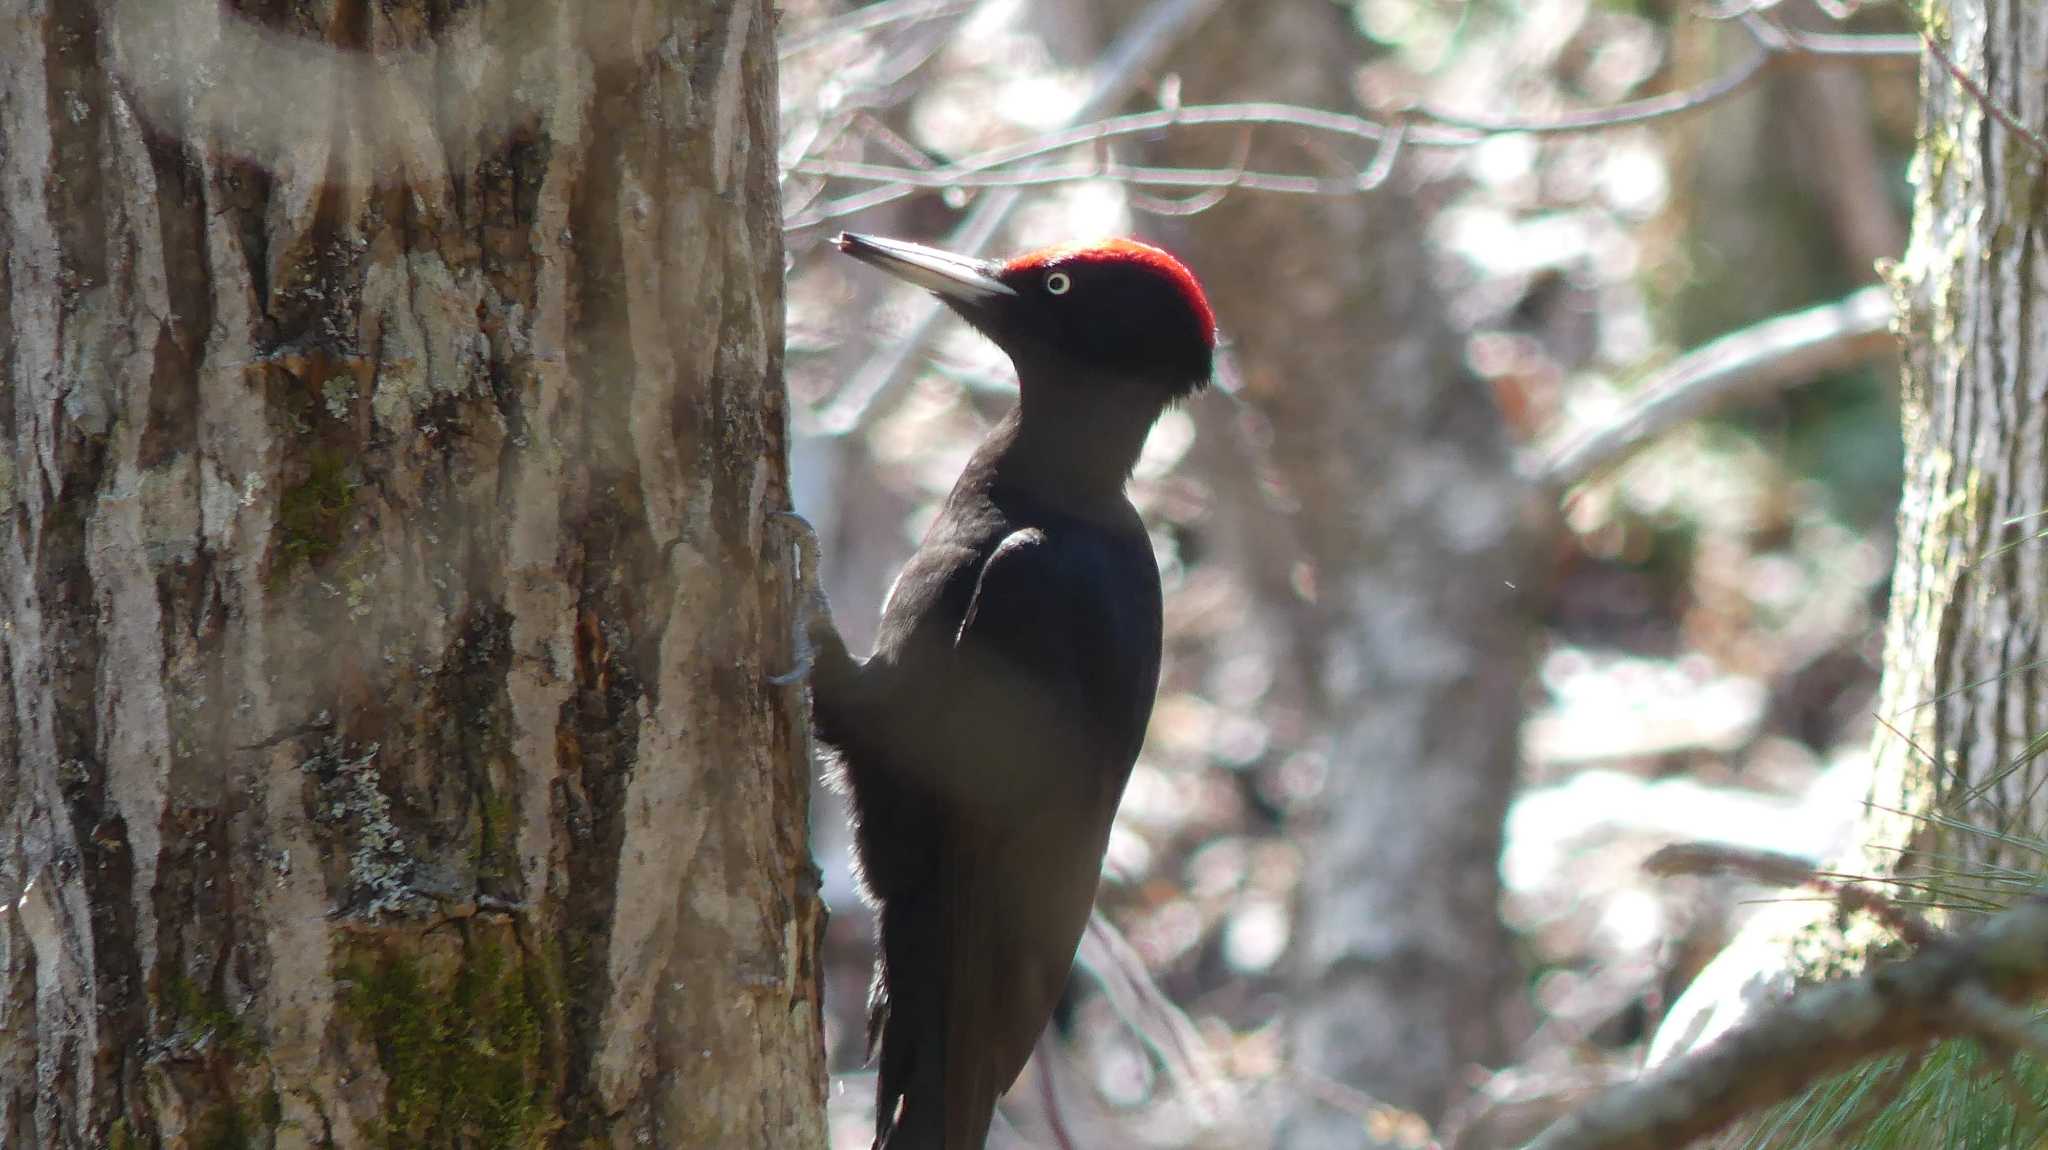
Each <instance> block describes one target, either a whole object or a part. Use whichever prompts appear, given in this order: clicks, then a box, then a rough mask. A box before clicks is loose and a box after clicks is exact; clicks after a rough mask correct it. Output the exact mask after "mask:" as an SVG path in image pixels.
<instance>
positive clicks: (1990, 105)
mask: <svg viewBox="0 0 2048 1150" xmlns="http://www.w3.org/2000/svg"><path fill="white" fill-rule="evenodd" d="M1920 42H1921V43H1922V44H1923V45H1925V46H1926V48H1927V53H1928V55H1930V56H1933V57H1934V58H1935V60H1936V61H1937V62H1939V63H1940V64H1941V66H1942V69H1943V70H1944V71H1946V72H1947V73H1948V74H1949V76H1950V78H1951V79H1953V80H1955V82H1956V83H1958V84H1961V85H1962V87H1963V91H1965V92H1968V93H1969V94H1970V97H1971V98H1972V99H1974V100H1976V101H1977V104H1978V105H1979V106H1980V107H1982V108H1983V109H1984V112H1985V114H1986V115H1989V116H1990V117H1991V118H1992V119H1994V120H1996V121H1998V122H1999V123H2000V124H2003V125H2005V129H2006V131H2009V132H2011V133H2012V134H2013V135H2015V136H2018V137H2019V138H2020V139H2022V140H2024V141H2026V143H2027V146H2029V147H2031V148H2033V149H2034V154H2035V155H2038V156H2048V139H2043V138H2042V137H2041V134H2040V133H2039V132H2036V131H2034V130H2033V129H2032V128H2029V127H2027V126H2026V125H2025V124H2022V123H2021V122H2020V119H2019V117H2018V116H2015V115H2013V114H2012V113H2011V112H2010V111H2007V110H2006V107H2005V105H2004V104H2001V103H1999V102H1998V101H1997V100H1995V99H1993V98H1992V97H1991V93H1989V92H1987V91H1985V90H1984V89H1983V88H1982V87H1981V86H1979V85H1978V83H1977V81H1976V80H1975V79H1973V78H1972V77H1971V76H1970V74H1969V73H1968V72H1965V71H1963V67H1962V65H1960V64H1958V63H1956V62H1955V59H1954V57H1952V56H1950V55H1949V54H1948V49H1946V48H1943V47H1942V46H1941V42H1940V41H1938V40H1936V39H1935V38H1934V34H1933V33H1932V32H1930V31H1928V30H1927V29H1926V27H1924V26H1923V27H1921V29H1920Z"/></svg>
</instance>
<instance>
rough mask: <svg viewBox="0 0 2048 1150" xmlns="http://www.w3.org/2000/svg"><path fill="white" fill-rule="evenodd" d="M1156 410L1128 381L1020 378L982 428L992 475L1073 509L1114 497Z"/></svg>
mask: <svg viewBox="0 0 2048 1150" xmlns="http://www.w3.org/2000/svg"><path fill="white" fill-rule="evenodd" d="M1160 410H1161V409H1160V405H1159V404H1158V402H1157V401H1156V400H1153V399H1152V398H1150V397H1149V396H1146V395H1144V394H1143V393H1142V392H1141V391H1139V390H1138V389H1137V388H1135V387H1132V386H1129V385H1118V384H1114V383H1110V384H1105V385H1104V386H1101V387H1090V386H1086V385H1085V383H1084V384H1083V385H1081V386H1076V385H1074V384H1073V383H1071V382H1068V381H1064V380H1063V381H1060V382H1058V383H1053V384H1050V385H1045V384H1039V385H1037V386H1034V382H1033V381H1030V380H1026V381H1025V382H1024V384H1023V386H1022V387H1021V388H1020V389H1019V395H1018V400H1017V406H1016V407H1015V408H1013V409H1011V411H1010V413H1009V414H1008V415H1006V416H1004V417H1003V420H1002V422H1001V423H999V424H997V425H996V429H995V431H994V432H993V433H992V434H991V435H990V436H989V440H988V445H987V448H986V449H987V450H990V451H991V452H992V453H993V458H992V459H991V463H992V464H993V467H994V475H993V478H994V479H995V481H996V482H997V483H998V484H1000V485H1002V486H1005V487H1010V488H1014V489H1018V490H1022V491H1026V492H1029V493H1030V494H1032V495H1034V496H1036V497H1038V498H1040V499H1044V500H1046V501H1048V502H1051V503H1054V504H1059V505H1062V506H1067V507H1070V508H1072V509H1075V510H1085V509H1087V508H1089V507H1093V506H1097V505H1101V504H1105V503H1111V502H1113V501H1119V500H1121V499H1122V497H1123V490H1124V484H1125V482H1127V481H1128V480H1129V479H1130V477H1131V471H1132V469H1134V468H1135V467H1137V465H1138V454H1139V452H1141V451H1143V450H1144V447H1145V437H1146V435H1147V434H1148V433H1149V432H1150V431H1151V429H1152V424H1153V422H1154V421H1156V420H1157V419H1158V418H1159V413H1160Z"/></svg>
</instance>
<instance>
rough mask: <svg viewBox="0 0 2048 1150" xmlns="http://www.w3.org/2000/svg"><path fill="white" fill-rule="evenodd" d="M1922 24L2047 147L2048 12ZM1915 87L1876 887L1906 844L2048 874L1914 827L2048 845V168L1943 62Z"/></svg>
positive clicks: (1872, 832)
mask: <svg viewBox="0 0 2048 1150" xmlns="http://www.w3.org/2000/svg"><path fill="white" fill-rule="evenodd" d="M1944 9H1945V10H1946V14H1945V15H1944ZM1927 19H1928V21H1929V22H1930V24H1931V26H1932V27H1934V28H1937V29H1940V30H1942V32H1943V42H1944V43H1945V44H1946V45H1947V46H1948V51H1949V53H1950V55H1951V56H1952V57H1954V58H1955V59H1956V60H1957V62H1958V63H1960V64H1961V65H1962V67H1963V68H1964V69H1965V70H1966V71H1967V73H1968V74H1969V75H1971V76H1972V77H1973V79H1974V80H1975V82H1976V83H1977V84H1978V85H1979V86H1981V87H1982V88H1984V89H1985V90H1986V91H1987V92H1988V93H1989V95H1990V97H1991V99H1993V100H1994V101H1997V102H1998V103H1999V104H2000V105H2002V106H2003V107H2005V108H2008V109H2011V110H2013V111H2014V112H2015V113H2016V114H2017V115H2018V116H2019V117H2020V119H2021V121H2022V122H2024V123H2026V124H2028V125H2030V126H2031V128H2032V130H2033V131H2034V132H2036V133H2039V132H2041V131H2042V130H2043V127H2044V126H2048V91H2044V90H2043V88H2042V86H2041V84H2040V82H2039V77H2040V76H2042V75H2043V74H2044V73H2048V10H2044V9H2043V8H2042V7H2041V6H2040V5H2038V4H2029V3H2024V2H2023V0H1991V2H1989V3H1986V2H1981V0H1957V2H1956V3H1954V4H1952V5H1936V6H1935V8H1934V9H1933V10H1932V11H1930V13H1929V14H1928V16H1927ZM1922 89H1923V96H1924V106H1923V109H1922V112H1921V140H1920V150H1919V153H1918V156H1917V157H1916V159H1915V161H1914V173H1915V177H1916V182H1917V184H1918V196H1917V199H1916V202H1915V204H1914V212H1913V236H1912V241H1911V246H1910V247H1909V248H1908V250H1907V254H1906V260H1905V263H1904V265H1903V267H1902V268H1901V269H1900V271H1899V273H1898V275H1897V277H1896V283H1897V285H1898V289H1899V295H1900V303H1901V308H1902V312H1903V315H1904V321H1905V322H1904V328H1905V332H1904V334H1905V341H1906V354H1905V373H1904V380H1903V383H1902V388H1903V392H1904V394H1903V404H1904V410H1903V423H1904V428H1905V436H1906V477H1905V491H1904V495H1903V498H1902V500H1901V507H1900V513H1899V556H1898V562H1897V565H1896V567H1895V569H1894V572H1893V575H1892V601H1891V617H1890V620H1889V623H1888V629H1887V632H1886V642H1885V668H1884V685H1883V689H1882V692H1881V696H1880V698H1881V702H1880V714H1882V715H1883V716H1884V718H1885V719H1886V721H1888V722H1889V723H1891V724H1893V726H1894V728H1895V731H1883V730H1880V731H1879V733H1878V736H1877V738H1876V742H1875V744H1874V748H1873V751H1874V757H1875V777H1874V779H1873V781H1872V792H1871V793H1872V799H1873V802H1874V804H1875V805H1874V807H1873V809H1872V811H1871V812H1870V815H1869V819H1870V822H1869V825H1868V831H1867V833H1866V834H1865V835H1864V836H1863V837H1864V838H1865V839H1866V840H1868V841H1869V842H1870V844H1871V846H1872V848H1873V849H1872V851H1871V854H1870V857H1869V860H1868V865H1869V866H1870V867H1872V868H1873V873H1885V872H1886V871H1888V870H1892V869H1896V868H1898V867H1899V866H1900V865H1901V862H1900V858H1901V856H1900V855H1898V854H1897V853H1895V852H1893V851H1890V850H1886V849H1884V848H1887V847H1897V846H1911V847H1914V848H1916V849H1921V850H1924V851H1926V852H1931V853H1938V854H1942V855H1950V856H1954V857H1955V858H1956V859H1961V860H1968V861H1969V862H1973V863H1974V862H1981V863H1987V864H1988V863H2005V864H2008V865H2032V864H2035V863H2038V861H2039V860H2038V858H2037V857H2033V856H2030V855H2024V856H2018V857H2016V856H2015V854H2014V851H2015V848H2014V847H2013V846H2012V845H2011V844H2009V843H2004V842H2001V841H1999V839H1998V838H1997V837H1995V836H1994V835H1991V834H1982V833H1976V832H1973V831H1967V830H1960V829H1943V828H1942V827H1940V826H1937V825H1934V824H1931V823H1928V822H1926V821H1924V820H1923V819H1921V818H1920V817H1919V816H1924V815H1927V814H1930V813H1933V812H1937V811H1938V812H1940V813H1942V814H1944V815H1947V816H1950V817H1952V818H1953V819H1955V820H1958V821H1959V822H1961V823H1963V824H1967V825H1969V826H1973V827H1978V828H1985V829H1988V830H1991V831H1994V832H2001V833H2002V832H2006V831H2013V832H2021V833H2025V834H2028V835H2030V836H2034V837H2035V838H2038V837H2040V836H2041V835H2043V834H2044V833H2048V818H2044V811H2048V808H2044V806H2043V784H2044V783H2048V759H2043V758H2042V756H2041V755H2040V751H2041V750H2042V740H2043V738H2044V736H2048V692H2044V691H2043V690H2042V687H2043V686H2044V685H2048V673H2044V671H2043V670H2042V669H2041V664H2042V662H2043V660H2044V659H2048V635H2044V634H2043V630H2042V628H2043V622H2044V620H2048V548H2044V537H2043V535H2042V531H2043V529H2044V527H2048V520H2044V519H2043V518H2042V514H2043V512H2044V510H2048V313H2044V312H2043V310H2042V309H2041V308H2039V307H2038V306H2036V305H2037V304H2038V303H2039V300H2040V293H2041V290H2042V284H2043V283H2044V282H2048V256H2044V255H2043V252H2042V250H2041V245H2040V243H2038V242H2037V234H2038V233H2040V232H2042V231H2043V228H2044V220H2043V218H2042V216H2041V212H2040V188H2041V179H2042V174H2041V173H2042V166H2043V163H2044V158H2043V156H2042V155H2041V154H2040V153H2039V152H2038V151H2036V150H2035V149H2034V147H2033V146H2032V145H2030V144H2029V143H2028V142H2027V141H2026V140H2025V139H2022V138H2020V137H2019V136H2017V135H2016V134H2014V133H2013V132H2012V131H2011V130H2010V129H2008V128H2006V127H2005V126H2003V125H2001V124H1998V123H1996V122H1995V121H1994V120H1993V119H1992V118H1991V116H1990V115H1989V114H1988V113H1986V111H1985V110H1984V107H1983V105H1982V104H1981V103H1980V102H1979V101H1978V100H1977V99H1976V98H1975V97H1973V96H1971V95H1970V94H1969V93H1968V92H1967V91H1965V90H1964V89H1963V88H1962V87H1961V86H1960V85H1958V84H1957V83H1956V82H1955V80H1954V79H1953V78H1952V77H1951V76H1950V75H1949V74H1948V72H1947V70H1946V69H1945V68H1943V67H1942V65H1941V64H1940V63H1939V62H1938V61H1934V60H1932V59H1930V60H1928V62H1927V63H1926V64H1925V66H1924V71H1923V72H1922ZM2037 352H2038V353H2040V355H2041V357H2042V358H2041V359H2040V361H2038V362H2037V361H2036V360H2035V358H2034V356H2035V354H2036V353H2037ZM1909 739H1910V742H1908V740H1909ZM1884 808H1889V809H1890V810H1892V811H1897V812H1901V813H1898V814H1891V813H1887V811H1886V810H1885V809H1884ZM1907 865H1908V866H1909V867H1916V868H1917V867H1922V866H1925V865H1926V860H1925V859H1924V858H1923V859H1920V860H1917V861H1914V862H1911V863H1908V864H1907ZM1943 865H1944V866H1947V865H1953V861H1952V860H1944V862H1943Z"/></svg>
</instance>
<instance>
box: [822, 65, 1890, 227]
mask: <svg viewBox="0 0 2048 1150" xmlns="http://www.w3.org/2000/svg"><path fill="white" fill-rule="evenodd" d="M1745 27H1747V26H1746V25H1745ZM1763 27H1764V28H1765V29H1769V30H1770V31H1769V32H1768V33H1766V32H1765V31H1761V30H1759V29H1750V31H1751V34H1752V38H1753V39H1756V41H1757V49H1758V50H1757V51H1756V52H1755V54H1753V55H1752V56H1751V57H1750V58H1749V59H1748V60H1746V61H1744V63H1743V64H1742V65H1741V66H1739V67H1737V68H1736V69H1735V70H1733V71H1731V72H1729V73H1728V74H1726V75H1723V76H1718V77H1715V78H1714V79H1711V80H1708V81H1706V82H1705V83H1703V84H1700V85H1698V86H1696V87H1692V88H1687V89H1685V90H1683V91H1679V92H1671V93H1666V94H1664V95H1661V96H1652V97H1648V98H1646V99H1642V100H1632V101H1628V102H1625V103H1622V104H1617V105H1614V106H1611V107H1607V108H1598V109H1593V110H1591V111H1586V112H1577V113H1570V114H1566V115H1562V116H1558V117H1555V118H1549V119H1536V118H1527V119H1523V118H1503V119H1489V118H1485V117H1481V116H1478V115H1474V114H1467V113H1461V112H1455V111H1451V110H1449V109H1444V108H1435V107H1429V106H1417V107H1412V108H1403V109H1395V110H1393V112H1392V113H1391V114H1392V115H1393V116H1394V117H1395V119H1394V122H1393V123H1391V124H1389V123H1383V122H1381V121H1378V120H1371V119H1366V118H1364V117H1360V116H1350V115H1345V114H1343V113H1340V112H1328V111H1323V110H1320V109H1314V108H1303V107H1298V106H1295V105H1289V104H1272V103H1254V104H1213V105H1196V106H1193V107H1173V108H1164V109H1161V110H1158V111H1155V112H1141V113H1135V114H1132V115H1126V116H1118V117H1114V118H1110V119H1104V120H1099V121H1095V122H1091V123H1082V124H1079V125H1077V126H1075V127H1071V128H1064V129H1060V130H1058V131H1054V132H1049V133H1046V134H1044V135H1040V136H1036V137H1033V138H1031V139H1029V140H1025V141H1022V142H1020V143H1017V144H1011V145H1006V146H1004V147H1001V148H993V149H990V150H988V151H985V152H982V153H979V154H977V155H975V156H971V157H969V158H967V159H964V160H960V161H958V162H956V163H952V164H947V165H943V166H926V165H923V164H920V165H917V166H915V167H903V166H892V165H888V164H868V163H854V162H848V161H836V160H824V159H805V160H802V161H800V162H798V163H797V164H795V165H793V166H792V168H791V170H792V171H794V172H798V173H801V174H805V175H813V176H823V177H827V178H831V179H843V180H855V181H864V182H872V183H875V184H877V185H880V186H877V187H874V188H869V189H866V190H863V191H860V192H856V193H853V194H850V195H848V196H845V197H842V198H840V199H836V200H828V201H826V202H824V203H822V204H817V205H815V206H807V207H806V209H805V210H804V211H802V212H799V213H792V214H790V215H789V216H787V217H786V218H785V219H784V222H783V226H784V227H785V228H786V229H788V230H791V231H797V230H801V229H804V228H810V227H816V226H819V225H821V224H824V223H827V222H829V221H831V220H833V219H837V218H839V217H842V216H847V215H852V214H854V213H856V212H862V211H866V210H868V209H870V208H874V207H877V206H879V205H881V204H885V203H889V202H891V201H893V200H897V199H901V198H903V197H904V196H907V195H910V194H912V193H913V192H915V191H916V190H918V189H932V188H948V187H995V188H1017V187H1033V186H1038V185H1043V184H1052V183H1062V182H1068V181H1072V180H1082V179H1107V180H1115V181H1119V182H1122V183H1126V184H1131V185H1134V186H1139V187H1179V188H1203V189H1226V190H1228V189H1238V188H1241V189H1244V190H1247V191H1260V192H1276V193H1281V194H1290V195H1322V196H1336V195H1356V194H1358V193H1360V192H1362V191H1370V190H1372V189H1373V188H1376V187H1378V186H1379V185H1380V184H1381V183H1384V182H1385V174H1383V170H1390V168H1391V163H1392V158H1393V156H1394V154H1395V152H1394V151H1390V150H1388V148H1387V147H1386V144H1387V142H1388V141H1389V140H1390V139H1394V140H1396V141H1397V143H1398V144H1399V145H1401V146H1408V147H1421V148H1464V147H1470V146H1472V145H1474V144H1477V143H1479V142H1481V141H1483V140H1485V139H1487V138H1489V137H1491V136H1494V135H1499V134H1501V133H1507V132H1517V133H1526V134H1532V135H1563V134H1574V133H1584V132H1598V131H1606V130H1609V129H1612V128H1619V127H1628V126H1631V125H1639V124H1643V123H1648V122H1651V121H1654V120H1660V119H1667V118H1670V117H1673V116H1678V115H1683V114H1685V113H1688V112H1694V111H1698V110H1701V109H1703V108H1707V107H1709V106H1711V105H1713V104H1714V103H1716V102H1718V101H1720V100H1723V99H1726V98H1727V97H1729V96H1731V95H1733V94H1735V93H1736V92H1739V91H1741V90H1742V89H1744V88H1746V87H1748V86H1749V84H1750V83H1752V82H1753V81H1754V80H1755V79H1756V78H1757V77H1758V76H1759V75H1761V74H1762V72H1763V70H1764V68H1765V67H1766V65H1768V64H1771V63H1773V62H1776V61H1779V60H1796V59H1801V58H1817V59H1823V60H1824V59H1826V58H1828V57H1850V58H1860V59H1881V58H1890V57H1897V56H1900V55H1901V54H1902V52H1905V51H1908V50H1910V51H1912V52H1913V53H1915V54H1917V49H1914V48H1910V45H1911V44H1912V43H1913V41H1912V38H1911V37H1875V36H1833V37H1826V36H1819V35H1817V34H1812V33H1801V34H1799V35H1797V36H1791V35H1788V34H1784V33H1783V32H1782V30H1777V29H1776V28H1775V26H1774V25H1764V26H1763ZM1767 35H1768V36H1769V37H1770V38H1768V39H1767V38H1766V36H1767ZM1865 41H1869V43H1865ZM1880 41H1881V42H1880ZM1411 119H1412V120H1414V121H1420V123H1415V124H1409V123H1408V121H1409V120H1411ZM1215 124H1234V125H1239V126H1245V125H1268V126H1280V127H1292V128H1300V129H1304V130H1306V131H1309V132H1314V133H1322V134H1328V135H1334V136H1342V137H1347V138H1351V139H1357V140H1364V141H1368V142H1370V143H1372V144H1373V145H1374V148H1375V152H1374V163H1373V165H1372V166H1371V167H1370V168H1369V169H1368V170H1367V171H1366V172H1363V173H1360V174H1359V175H1357V176H1353V177H1349V178H1333V177H1324V176H1313V175H1307V174H1302V173H1292V172H1261V171H1238V170H1236V169H1235V168H1232V169H1175V168H1156V167H1143V166H1137V165H1120V164H1116V163H1114V162H1111V161H1110V160H1108V158H1107V157H1106V156H1103V155H1100V154H1098V155H1097V156H1096V157H1095V158H1094V159H1092V160H1088V161H1070V162H1068V163H1066V164H1065V165H1063V166H1051V167H1047V166H1033V167H1031V168H1030V169H1029V170H1025V171H1016V170H1011V169H1012V167H1013V165H1017V164H1022V163H1024V162H1026V161H1030V160H1036V159H1039V158H1041V157H1044V156H1047V155H1050V154H1052V153H1055V152H1062V151H1066V150H1069V149H1072V148H1078V147H1082V146H1084V145H1088V146H1092V147H1095V148H1097V149H1099V148H1100V146H1101V145H1102V144H1103V143H1104V142H1105V141H1108V140H1113V139H1119V138H1123V137H1127V136H1134V135H1150V134H1154V133H1158V132H1161V131H1167V130H1178V129H1183V128H1193V127H1202V126H1208V125H1215ZM1198 199H1199V197H1198Z"/></svg>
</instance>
